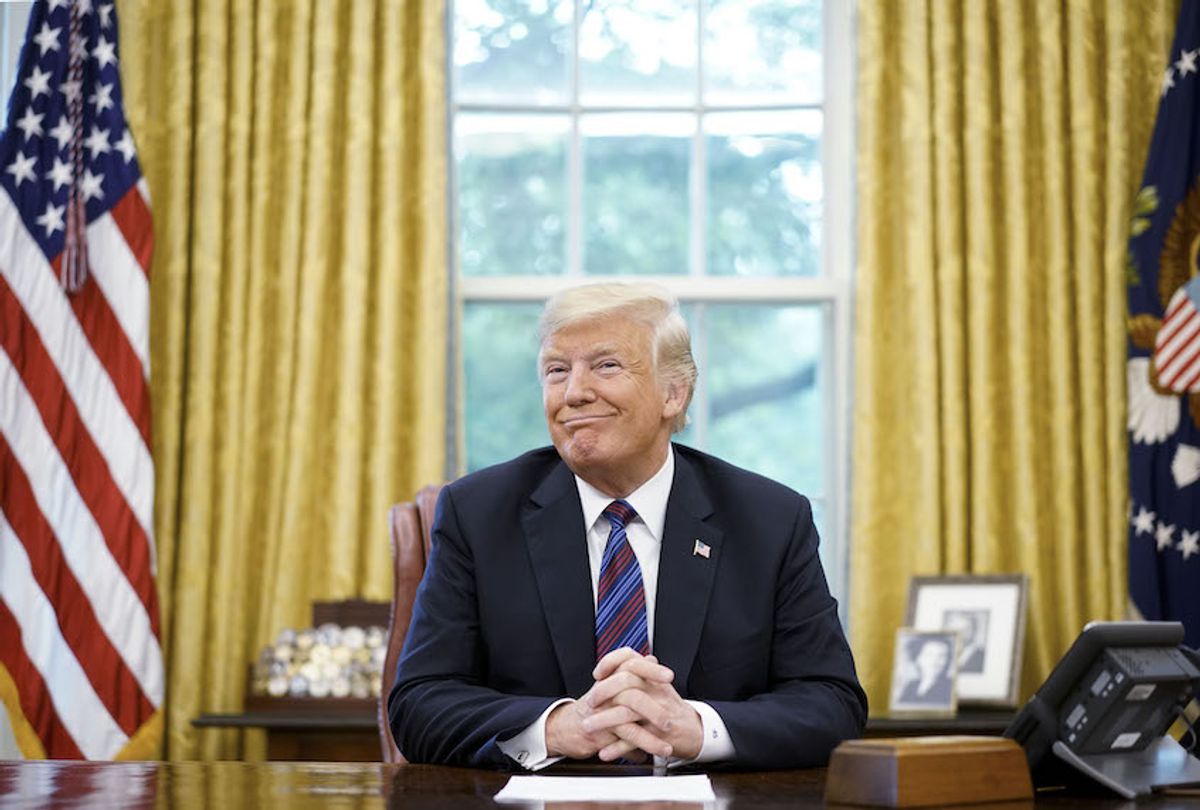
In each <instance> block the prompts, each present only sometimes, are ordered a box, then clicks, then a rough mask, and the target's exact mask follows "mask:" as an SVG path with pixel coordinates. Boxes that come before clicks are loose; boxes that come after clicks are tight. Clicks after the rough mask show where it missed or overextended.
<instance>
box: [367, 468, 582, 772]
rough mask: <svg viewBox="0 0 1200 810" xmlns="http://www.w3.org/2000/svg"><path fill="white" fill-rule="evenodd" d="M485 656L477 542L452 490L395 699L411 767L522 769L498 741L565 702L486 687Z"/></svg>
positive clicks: (443, 506)
mask: <svg viewBox="0 0 1200 810" xmlns="http://www.w3.org/2000/svg"><path fill="white" fill-rule="evenodd" d="M483 658H484V652H483V643H482V638H481V630H480V617H479V607H478V601H477V599H476V585H475V571H474V564H473V559H472V555H471V549H470V544H469V543H468V542H466V539H465V538H464V537H463V536H462V532H461V529H460V523H459V520H458V516H457V514H456V512H455V508H454V502H453V494H452V490H451V488H450V487H446V488H445V489H444V490H443V491H442V495H441V500H440V501H439V503H438V509H437V517H436V519H435V520H434V530H433V545H432V549H431V552H430V555H429V560H428V562H427V564H426V566H425V576H424V578H423V579H422V580H421V585H420V587H419V588H418V589H417V595H416V599H415V601H414V604H413V615H412V623H411V624H410V625H409V630H408V638H407V640H406V641H405V644H404V653H403V655H402V656H401V659H400V663H399V665H398V667H397V669H396V681H395V684H394V685H393V687H392V690H391V693H390V695H389V697H388V720H389V722H390V723H391V727H392V734H393V735H394V736H395V738H396V744H397V746H398V747H399V748H400V751H401V753H402V754H403V755H404V757H405V758H406V759H407V760H408V761H410V762H427V763H436V764H442V765H469V766H474V767H488V768H514V767H516V763H514V762H513V761H512V760H511V759H509V758H508V757H507V756H505V754H504V753H503V752H502V751H501V750H500V749H499V747H498V746H497V742H498V741H502V740H507V739H508V738H510V737H512V736H514V735H516V734H518V733H519V732H520V731H522V730H523V729H525V728H526V727H527V726H529V725H530V724H531V723H533V722H534V721H535V720H537V718H538V716H539V715H541V713H542V712H543V711H545V709H546V708H547V707H548V706H549V705H550V704H551V703H553V702H554V701H555V700H556V699H557V698H560V697H562V696H561V695H556V696H547V697H531V696H516V695H506V694H503V693H501V692H498V691H496V690H495V689H491V688H489V687H486V686H484V685H483V683H484V680H485V670H484V667H485V662H484V660H483Z"/></svg>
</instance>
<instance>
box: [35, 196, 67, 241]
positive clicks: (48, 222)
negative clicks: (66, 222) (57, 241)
mask: <svg viewBox="0 0 1200 810" xmlns="http://www.w3.org/2000/svg"><path fill="white" fill-rule="evenodd" d="M66 210H67V207H66V206H65V205H55V204H54V203H52V202H51V203H46V213H44V214H42V215H41V216H40V217H38V218H37V224H38V225H42V226H44V227H45V228H46V236H47V237H48V236H50V234H52V233H54V232H55V231H61V230H62V229H63V212H64V211H66Z"/></svg>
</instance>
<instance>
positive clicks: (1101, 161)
mask: <svg viewBox="0 0 1200 810" xmlns="http://www.w3.org/2000/svg"><path fill="white" fill-rule="evenodd" d="M1176 8H1177V2H1176V1H1175V0H1137V1H1135V0H1104V1H1102V0H1066V2H1064V0H1023V1H1022V2H1011V1H1010V0H981V1H980V2H938V1H935V0H913V1H910V0H860V1H859V4H858V91H857V104H858V129H857V138H858V161H857V206H858V207H857V216H858V234H857V255H858V260H857V262H858V263H857V270H856V274H857V275H856V281H855V283H856V287H857V303H856V314H855V321H856V330H855V356H856V361H855V365H856V368H855V409H854V423H853V425H854V449H853V461H852V466H853V483H852V487H851V497H852V499H853V500H852V507H851V511H852V519H851V538H850V543H851V546H850V554H851V588H852V590H851V595H850V607H851V632H852V638H853V646H854V650H855V653H856V657H857V662H858V666H859V672H860V676H861V677H862V679H863V684H864V686H865V687H866V689H867V692H868V694H869V695H870V699H871V701H872V705H873V707H874V713H875V714H879V713H881V712H884V711H886V706H887V684H888V677H889V673H890V670H891V658H892V641H893V633H894V631H895V629H896V627H897V626H899V625H900V624H901V622H902V621H903V615H904V602H905V596H906V593H907V587H908V580H909V577H910V576H911V575H913V574H939V573H976V574H984V573H1001V572H1027V573H1028V574H1029V576H1030V610H1029V616H1030V621H1029V631H1028V634H1027V648H1026V650H1027V654H1026V656H1025V671H1024V673H1023V676H1024V677H1023V679H1022V683H1023V687H1024V688H1023V690H1022V695H1023V696H1028V695H1029V693H1030V692H1031V691H1032V689H1033V688H1035V687H1036V685H1037V683H1038V682H1039V681H1040V679H1041V678H1042V677H1044V676H1045V675H1046V674H1047V673H1048V672H1049V670H1050V668H1051V667H1052V666H1053V664H1054V662H1055V661H1056V660H1057V658H1058V657H1059V655H1060V654H1061V653H1062V652H1063V651H1064V650H1065V649H1066V648H1067V646H1068V645H1069V644H1070V642H1071V640H1072V639H1074V637H1075V636H1076V634H1077V633H1078V632H1079V630H1080V628H1081V627H1082V626H1083V624H1084V623H1085V622H1086V621H1088V620H1091V619H1111V618H1119V617H1121V616H1122V615H1123V613H1124V610H1125V605H1126V549H1125V542H1126V523H1125V521H1126V500H1127V484H1126V475H1127V472H1126V451H1125V442H1126V436H1125V428H1124V417H1125V413H1124V408H1125V390H1124V379H1125V373H1124V367H1125V319H1124V314H1125V306H1126V305H1125V300H1126V299H1125V295H1126V288H1125V276H1124V263H1125V252H1126V243H1127V240H1128V236H1129V215H1130V210H1131V207H1130V206H1131V203H1132V200H1133V196H1134V194H1135V193H1136V191H1137V187H1138V183H1139V181H1140V178H1141V172H1142V164H1143V161H1144V159H1145V154H1146V148H1147V145H1148V141H1149V137H1150V132H1151V129H1152V127H1153V124H1154V114H1155V110H1156V108H1157V104H1158V88H1159V83H1160V80H1161V76H1162V71H1163V69H1164V67H1165V65H1166V60H1167V50H1168V48H1169V47H1170V43H1171V36H1172V33H1173V27H1174V21H1175V11H1176Z"/></svg>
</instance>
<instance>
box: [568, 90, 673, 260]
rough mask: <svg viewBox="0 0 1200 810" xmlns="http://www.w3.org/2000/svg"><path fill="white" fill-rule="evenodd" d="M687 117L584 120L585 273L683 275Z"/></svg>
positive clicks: (637, 116)
mask: <svg viewBox="0 0 1200 810" xmlns="http://www.w3.org/2000/svg"><path fill="white" fill-rule="evenodd" d="M694 120H695V119H694V118H693V117H692V116H689V115H686V114H645V115H590V116H584V117H583V118H582V119H581V129H582V133H583V156H584V189H583V194H584V201H583V218H584V221H583V230H584V239H585V243H584V272H585V273H588V274H592V275H624V274H633V275H645V274H657V275H671V274H686V273H687V272H688V163H689V155H690V153H691V139H692V134H693V133H694V132H695V123H694Z"/></svg>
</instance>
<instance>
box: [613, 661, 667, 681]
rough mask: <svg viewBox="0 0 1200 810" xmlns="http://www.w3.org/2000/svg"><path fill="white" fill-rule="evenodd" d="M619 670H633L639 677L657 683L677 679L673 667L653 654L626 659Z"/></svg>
mask: <svg viewBox="0 0 1200 810" xmlns="http://www.w3.org/2000/svg"><path fill="white" fill-rule="evenodd" d="M617 671H618V672H632V673H633V674H635V675H637V676H638V677H639V678H644V679H645V680H647V681H653V682H655V683H671V682H672V681H674V680H675V673H674V672H673V671H671V668H670V667H666V666H663V665H662V664H660V663H658V661H657V660H656V659H654V658H653V657H651V656H645V657H642V658H629V659H626V660H625V661H623V662H622V663H621V665H620V667H618V669H617Z"/></svg>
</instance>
